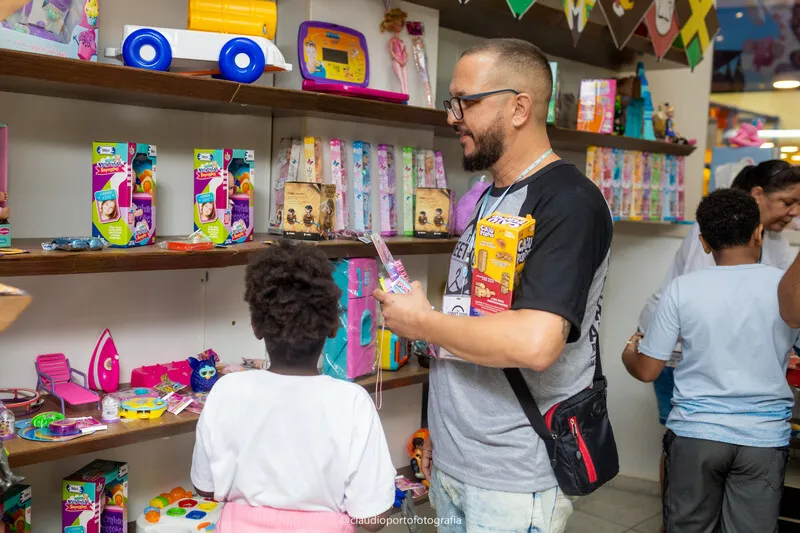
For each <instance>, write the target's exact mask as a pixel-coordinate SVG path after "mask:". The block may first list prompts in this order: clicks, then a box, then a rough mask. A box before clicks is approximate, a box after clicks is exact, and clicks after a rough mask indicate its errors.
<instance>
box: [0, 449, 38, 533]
mask: <svg viewBox="0 0 800 533" xmlns="http://www.w3.org/2000/svg"><path fill="white" fill-rule="evenodd" d="M0 453H3V452H2V451H0ZM3 455H5V454H3ZM31 503H32V501H31V487H30V486H29V485H13V486H12V487H11V488H9V489H8V490H6V491H1V490H0V531H5V532H6V533H26V532H30V531H31V515H32V512H31ZM3 527H5V529H3Z"/></svg>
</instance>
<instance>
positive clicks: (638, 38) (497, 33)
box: [409, 0, 689, 70]
mask: <svg viewBox="0 0 800 533" xmlns="http://www.w3.org/2000/svg"><path fill="white" fill-rule="evenodd" d="M409 1H410V2H411V3H414V4H419V5H422V6H425V7H429V8H433V9H438V10H439V26H440V27H442V28H447V29H450V30H455V31H460V32H462V33H468V34H470V35H476V36H478V37H484V38H493V37H516V38H519V39H524V40H526V41H530V42H532V43H533V44H535V45H537V46H538V47H539V48H541V49H542V51H543V52H544V53H546V54H548V55H552V56H556V57H563V58H565V59H571V60H573V61H578V62H580V63H587V64H590V65H595V66H598V67H603V68H607V69H611V70H617V69H618V68H620V67H622V66H626V65H631V63H632V62H634V61H635V60H636V59H637V57H638V56H639V55H641V54H645V55H653V53H654V52H653V45H652V43H651V42H650V39H649V38H648V37H646V36H642V35H633V36H632V37H631V39H630V41H628V44H627V45H626V46H625V48H624V49H623V50H618V49H617V47H616V45H615V44H614V40H613V39H612V37H611V33H610V32H609V31H608V27H607V26H606V25H605V19H604V17H603V14H602V12H601V8H600V6H595V8H594V10H593V11H592V16H591V18H590V20H589V22H588V23H587V25H586V28H584V30H583V34H582V35H581V38H580V40H579V41H578V46H573V44H572V32H571V30H570V29H569V27H568V26H567V19H566V17H565V16H564V10H563V9H561V8H560V7H559V9H555V8H553V7H549V6H547V5H544V4H543V3H542V2H537V3H536V4H534V5H533V6H532V7H531V8H530V10H528V12H527V13H526V14H525V16H524V17H523V18H522V20H516V19H515V18H514V15H512V14H511V10H510V9H509V8H508V4H507V2H506V0H482V1H481V2H470V3H468V4H464V5H459V3H458V2H455V1H454V0H409ZM560 4H561V2H559V6H560ZM596 21H602V23H601V22H596ZM688 65H689V63H688V60H687V59H686V53H685V52H684V51H683V50H681V49H679V48H672V49H671V50H670V51H669V52H667V54H666V56H665V57H664V59H662V60H661V62H660V63H659V64H658V67H661V68H677V67H687V66H688Z"/></svg>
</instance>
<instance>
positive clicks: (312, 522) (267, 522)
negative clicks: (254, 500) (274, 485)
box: [217, 503, 357, 533]
mask: <svg viewBox="0 0 800 533" xmlns="http://www.w3.org/2000/svg"><path fill="white" fill-rule="evenodd" d="M356 530H357V528H356V526H355V524H354V523H353V521H352V520H351V519H350V517H349V516H347V515H346V514H339V513H328V512H306V511H283V510H280V509H272V508H271V507H250V506H249V505H244V504H241V503H226V504H225V507H223V509H222V516H221V517H220V519H219V523H218V524H217V531H219V533H262V532H265V531H274V532H279V531H302V532H304V533H327V532H331V533H356Z"/></svg>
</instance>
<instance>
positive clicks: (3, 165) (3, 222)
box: [0, 124, 11, 248]
mask: <svg viewBox="0 0 800 533" xmlns="http://www.w3.org/2000/svg"><path fill="white" fill-rule="evenodd" d="M0 192H5V193H7V192H8V126H6V125H5V124H0ZM5 206H6V203H5V202H0V209H2V208H4V207H5ZM10 246H11V224H9V223H8V219H0V248H8V247H10Z"/></svg>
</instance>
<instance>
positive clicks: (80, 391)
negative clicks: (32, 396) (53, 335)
mask: <svg viewBox="0 0 800 533" xmlns="http://www.w3.org/2000/svg"><path fill="white" fill-rule="evenodd" d="M35 365H36V375H37V380H36V390H37V391H38V390H44V391H46V392H49V393H50V394H51V395H52V396H54V397H55V398H57V399H58V400H60V402H61V413H62V414H63V413H64V412H65V411H64V402H66V403H68V404H70V405H84V404H87V403H96V404H97V408H98V409H99V408H100V395H99V394H97V393H96V392H94V391H93V390H90V389H89V387H88V386H87V379H86V374H84V373H83V372H79V371H78V370H75V369H74V368H72V367H71V366H70V364H69V359H67V356H66V355H64V354H63V353H50V354H43V355H39V356H37V357H36V363H35ZM73 374H78V375H79V376H81V377H83V385H79V384H78V383H76V382H74V381H73V376H72V375H73Z"/></svg>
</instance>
